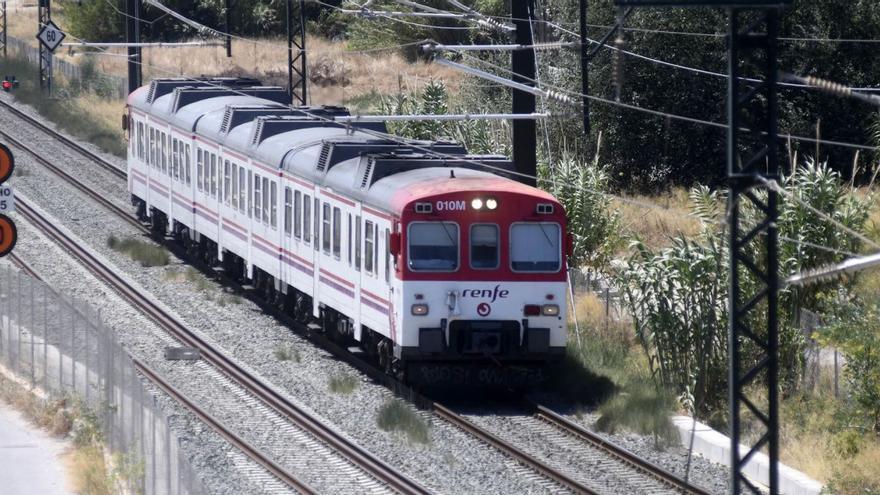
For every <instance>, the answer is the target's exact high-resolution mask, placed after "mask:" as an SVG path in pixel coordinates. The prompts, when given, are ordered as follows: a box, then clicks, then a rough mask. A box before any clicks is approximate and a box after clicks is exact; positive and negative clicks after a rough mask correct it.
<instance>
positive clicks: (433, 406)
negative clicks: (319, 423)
mask: <svg viewBox="0 0 880 495" xmlns="http://www.w3.org/2000/svg"><path fill="white" fill-rule="evenodd" d="M0 104H2V105H3V106H6V107H7V108H9V109H10V110H11V111H12V112H13V113H15V114H16V115H17V116H20V117H21V118H23V119H25V120H28V122H30V123H33V124H34V126H35V127H38V128H40V129H41V130H44V131H45V132H47V133H49V134H51V135H53V136H56V135H57V136H60V135H58V133H57V132H55V131H54V130H52V129H50V128H48V127H46V126H45V125H43V124H42V123H40V122H39V121H37V120H36V119H34V118H32V117H31V116H29V115H27V114H24V113H22V112H21V111H19V110H17V109H15V108H14V107H12V106H11V105H9V104H8V103H6V102H3V101H2V100H0ZM0 134H2V135H5V136H6V137H7V138H8V139H10V141H13V144H15V145H16V146H19V147H22V148H23V149H25V150H26V151H28V152H29V153H30V154H32V155H34V156H35V157H36V158H37V159H38V160H39V161H40V163H43V164H44V165H47V166H48V167H49V168H50V169H52V170H53V171H56V172H58V175H60V176H61V177H62V178H63V179H65V180H68V181H69V182H71V183H72V184H74V185H75V186H76V187H77V188H78V189H81V190H82V191H83V192H85V193H86V194H88V195H89V196H90V197H92V198H95V199H96V200H97V201H99V202H100V203H101V204H102V205H104V206H106V207H108V208H109V209H110V210H111V211H112V212H113V213H114V214H117V215H119V216H122V217H123V218H125V219H126V220H127V221H129V222H130V223H132V224H133V225H136V226H137V228H138V229H140V230H142V231H144V232H149V229H148V228H147V227H145V226H144V225H143V224H142V223H140V222H139V221H138V220H137V219H136V218H135V217H134V216H133V215H131V213H129V212H127V211H125V210H123V209H121V208H119V207H117V206H116V205H115V204H113V203H110V202H108V201H106V200H105V199H104V198H103V197H102V196H101V195H100V194H98V193H96V192H95V191H93V190H92V189H91V188H90V187H89V186H87V185H85V184H83V183H82V182H81V181H79V180H77V179H76V178H75V177H72V176H71V175H69V174H67V173H65V172H64V171H63V170H60V169H59V168H58V167H56V166H54V165H52V164H51V163H50V162H48V161H47V160H45V159H43V158H42V157H41V156H39V155H38V154H37V153H35V152H34V151H33V150H31V149H30V148H28V147H27V146H24V145H23V144H22V143H21V142H20V141H18V140H15V139H14V138H12V137H11V136H8V135H7V134H6V133H4V132H2V131H0ZM60 140H61V141H62V142H63V143H64V144H65V145H67V146H68V147H71V148H74V149H75V150H76V151H77V152H80V153H81V154H83V155H84V156H86V157H88V158H90V159H92V160H95V161H96V162H98V164H99V165H101V166H103V167H105V168H108V167H109V168H111V170H113V171H114V173H116V175H118V176H119V177H120V178H123V179H125V178H126V177H127V173H126V172H125V171H122V170H121V169H119V168H118V167H116V166H115V165H112V164H110V163H109V162H107V161H105V160H104V159H103V158H101V157H99V156H97V155H95V154H93V153H91V152H89V151H88V150H86V149H84V148H83V147H82V146H81V145H79V144H77V143H76V142H74V141H71V140H69V139H67V138H64V137H63V136H60ZM117 172H118V173H117ZM236 286H238V284H236ZM239 288H240V286H239ZM254 302H256V303H257V304H258V305H259V306H260V307H262V308H263V309H264V310H267V311H272V312H273V313H274V314H275V316H278V317H280V318H281V319H282V320H283V321H285V322H286V323H292V324H293V325H294V326H295V327H296V328H297V329H298V330H299V331H300V332H301V333H305V334H307V336H309V337H311V339H312V340H318V341H320V343H321V344H322V346H323V347H324V348H326V349H327V350H329V351H330V352H331V353H332V354H334V355H337V356H339V357H341V358H343V359H345V360H346V361H347V362H349V363H350V364H352V365H353V366H355V368H357V369H358V370H360V371H361V372H364V373H365V374H367V375H368V376H370V377H371V378H373V379H376V380H377V381H379V382H380V383H383V384H385V385H386V386H387V387H388V388H390V389H391V390H393V391H395V392H396V393H398V394H399V395H402V396H405V397H408V399H409V400H410V401H412V402H413V403H414V404H416V405H419V406H422V407H426V408H427V409H429V410H432V411H433V412H434V413H435V414H437V415H438V416H439V417H440V418H442V419H444V420H445V421H447V422H449V423H451V424H452V425H454V426H456V427H458V428H459V429H461V430H463V431H464V432H465V433H467V434H469V435H471V436H473V437H475V438H478V439H480V440H482V441H484V442H485V443H487V444H489V445H491V446H493V447H494V448H496V449H498V450H499V451H501V452H503V453H505V454H506V455H508V456H510V457H511V458H513V459H514V460H516V461H517V462H519V463H520V464H523V465H525V466H527V467H529V468H531V469H533V470H535V471H537V472H538V473H540V474H541V475H542V476H544V477H546V478H548V479H551V480H553V481H555V482H557V483H559V484H561V485H563V486H566V487H567V488H569V489H572V490H574V491H575V492H578V493H585V494H592V493H596V492H595V491H593V490H592V489H590V488H589V487H587V486H585V485H583V484H582V483H580V482H578V481H576V480H574V479H572V478H571V477H569V476H567V475H565V474H564V473H562V472H560V471H558V470H556V469H554V468H553V467H551V466H549V465H547V464H546V463H544V462H542V461H540V460H539V459H537V458H535V457H534V456H531V455H529V454H527V453H525V452H523V451H522V450H520V449H518V448H517V447H515V446H514V445H512V444H510V443H509V442H506V441H505V440H503V439H501V438H500V437H498V436H496V435H494V434H492V433H490V432H488V431H487V430H485V429H483V428H481V427H479V426H478V425H476V424H474V423H472V422H471V421H468V420H467V419H466V418H464V417H463V416H461V415H459V414H458V413H456V412H454V411H452V410H451V409H450V408H448V407H446V406H444V405H442V404H440V403H437V402H434V401H433V400H430V399H428V398H425V397H423V396H421V395H420V394H418V393H416V392H415V391H413V390H412V389H410V388H409V387H408V386H406V385H405V384H403V383H401V382H400V381H398V380H396V379H394V378H392V377H390V376H388V375H387V374H385V373H383V372H382V371H381V370H378V369H377V368H376V367H375V366H372V365H371V364H369V363H367V362H366V361H364V360H363V359H362V358H359V357H357V356H355V355H353V354H352V353H351V352H349V351H348V350H347V349H344V348H343V347H341V346H338V345H337V344H335V343H334V342H332V341H330V340H329V339H327V338H325V337H324V336H323V335H320V334H319V335H315V334H313V333H311V332H310V331H309V330H308V328H307V327H306V326H305V325H303V324H301V323H299V322H295V321H293V320H292V319H290V318H289V317H288V316H287V315H280V314H278V312H277V311H275V310H274V308H271V307H270V305H266V304H263V303H261V302H260V301H254ZM151 317H152V316H151ZM160 325H162V323H160ZM187 332H188V331H187ZM175 334H176V333H175ZM194 337H195V336H194ZM196 338H197V339H198V337H196ZM181 340H184V339H181ZM198 340H200V339H198ZM185 342H186V341H185ZM191 345H193V346H194V347H199V344H198V342H195V343H193V344H191ZM204 345H207V344H204ZM218 367H220V366H218ZM236 367H237V365H236ZM221 369H223V368H222V367H221ZM224 373H226V371H224ZM242 373H245V372H243V371H242ZM227 374H229V376H230V377H232V378H233V379H234V380H237V378H236V377H235V376H233V375H232V374H230V373H227ZM266 388H268V387H266ZM269 394H270V395H271V394H275V393H274V392H269ZM261 398H262V397H261ZM286 402H287V401H286V399H283V398H281V401H280V403H277V404H275V403H274V401H272V402H271V403H270V402H269V401H267V403H269V405H270V406H271V407H273V408H274V409H276V410H277V411H278V412H280V413H281V414H282V415H286V414H287V413H286V412H285V411H284V408H285V405H284V403H286ZM291 406H292V404H291ZM530 407H531V408H533V409H534V410H536V411H538V412H537V413H536V414H538V415H540V417H541V419H544V420H545V421H547V422H550V423H553V424H554V425H557V426H559V427H560V428H563V429H565V430H566V431H569V432H570V433H571V434H573V435H577V436H579V437H581V438H582V439H584V440H585V441H587V442H589V443H590V444H591V445H593V446H595V447H597V448H600V449H602V450H605V451H606V452H608V453H609V455H611V456H613V457H615V458H617V459H619V460H621V461H624V462H626V463H628V464H630V465H632V466H634V467H635V468H637V469H639V470H640V471H642V472H644V473H646V474H648V475H649V476H651V477H654V478H656V479H658V480H660V481H662V482H664V483H666V484H668V485H670V486H672V487H673V488H674V489H676V490H678V491H681V492H683V493H691V494H696V495H703V494H706V493H708V492H706V491H705V490H704V489H703V488H700V487H697V486H695V485H692V484H689V483H688V482H686V481H684V480H682V479H680V478H678V477H677V476H675V475H674V474H672V473H670V472H668V471H665V470H664V469H663V468H660V467H659V466H656V465H654V464H651V463H650V462H648V461H646V460H644V459H641V458H639V457H637V456H635V455H634V454H632V453H630V452H628V451H626V450H625V449H623V448H621V447H618V446H616V445H613V444H611V443H609V442H607V441H605V440H603V439H602V438H601V437H598V436H597V435H595V434H594V433H592V432H589V431H588V430H586V429H584V428H581V427H580V426H578V425H576V424H574V423H571V422H570V421H568V420H567V419H565V418H563V417H561V416H559V415H558V414H556V413H554V412H553V411H550V410H549V409H546V408H543V407H542V406H539V405H537V404H534V405H530ZM560 420H561V421H560ZM566 422H567V423H568V424H565V423H566ZM570 425H571V426H573V427H574V428H575V429H571V428H569V427H568V426H570ZM307 430H308V431H311V430H310V429H307ZM316 436H318V437H319V438H322V437H321V436H320V435H318V434H316ZM328 443H330V442H329V441H328ZM357 449H360V447H357ZM360 450H362V449H360ZM364 452H365V453H366V455H369V456H371V454H369V453H368V452H366V451H364ZM351 455H353V456H354V457H355V458H357V457H358V456H359V454H358V453H357V452H356V451H355V452H352V454H351ZM346 457H348V456H346ZM350 459H351V460H352V461H353V462H355V464H358V465H360V464H359V463H358V462H357V461H356V460H355V459H352V458H350ZM377 461H378V462H379V463H382V461H380V460H377ZM389 469H390V467H389ZM377 478H380V477H379V476H377ZM380 479H382V478H380ZM409 481H410V483H413V484H414V482H412V481H411V480H409ZM389 484H390V485H392V486H395V485H394V484H391V483H389ZM403 485H404V486H405V485H407V483H403ZM416 487H417V489H418V490H424V491H421V492H418V491H414V492H413V493H428V492H427V491H426V490H425V489H424V488H422V487H419V486H418V485H416ZM395 489H398V488H397V487H396V486H395ZM398 491H401V492H402V493H406V491H404V490H402V489H398Z"/></svg>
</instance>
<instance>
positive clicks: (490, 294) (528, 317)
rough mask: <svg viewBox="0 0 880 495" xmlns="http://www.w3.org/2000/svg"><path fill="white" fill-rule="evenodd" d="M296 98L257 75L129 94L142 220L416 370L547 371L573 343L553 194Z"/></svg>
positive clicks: (497, 375)
mask: <svg viewBox="0 0 880 495" xmlns="http://www.w3.org/2000/svg"><path fill="white" fill-rule="evenodd" d="M288 101H289V98H288V95H287V94H286V92H285V91H284V90H282V89H281V88H277V87H265V86H261V85H260V84H259V82H258V81H255V80H250V79H226V78H224V79H204V80H198V81H194V80H191V79H158V80H154V81H152V83H151V84H150V85H149V86H144V87H142V88H139V89H138V90H136V91H135V92H133V93H132V94H131V95H130V96H129V98H128V106H127V111H128V121H127V124H128V126H127V127H128V129H129V137H130V146H129V149H128V188H129V191H130V193H131V198H132V202H133V204H134V205H136V206H137V207H138V212H139V214H140V216H141V218H142V219H144V220H145V221H147V220H148V221H150V222H151V224H152V226H153V228H154V229H155V231H156V232H157V234H163V235H172V236H174V237H175V238H176V239H177V240H179V241H180V242H181V243H183V244H184V245H186V246H187V248H188V249H189V250H190V251H191V253H192V254H193V255H195V256H200V257H202V258H203V259H204V261H206V262H208V263H211V264H217V265H220V266H222V267H223V268H224V269H225V270H226V271H227V272H228V274H229V275H231V276H233V277H237V278H239V279H241V280H243V281H246V282H248V283H250V284H251V285H253V286H254V287H255V288H257V289H258V290H261V291H263V292H264V294H265V296H266V297H267V298H268V299H269V300H270V301H272V302H277V303H278V304H280V305H283V307H284V308H285V310H286V311H289V312H290V314H291V315H293V316H294V317H296V318H297V319H298V320H300V321H302V322H304V323H309V322H317V323H319V324H320V325H321V327H322V328H323V329H324V331H325V332H326V333H327V334H328V335H330V336H331V337H333V338H334V339H336V340H339V341H343V342H347V343H357V345H359V346H360V347H362V348H363V349H364V350H365V351H367V352H369V353H371V354H374V355H376V356H377V357H378V361H379V362H380V364H381V365H382V366H384V367H385V368H386V369H387V370H389V371H393V372H398V373H399V372H404V371H405V372H406V375H407V377H408V379H410V380H412V381H414V382H420V383H435V382H444V383H448V382H452V383H458V382H461V383H508V382H510V383H516V382H523V381H533V380H537V379H540V378H541V374H542V373H543V369H544V368H545V365H546V364H547V363H548V362H551V361H555V360H557V359H558V358H560V357H561V356H562V355H563V353H564V350H565V345H566V333H567V322H566V321H567V320H566V266H565V249H564V247H565V246H566V245H567V242H566V241H567V236H566V230H565V227H566V222H565V215H564V212H563V211H562V208H561V207H560V205H559V203H558V202H557V201H556V200H555V199H554V198H553V197H552V196H550V195H549V194H547V193H545V192H543V191H541V190H539V189H536V188H533V187H530V186H527V185H524V184H521V183H519V182H517V181H514V180H512V179H510V178H508V177H505V176H504V174H503V172H500V173H497V172H496V173H493V172H492V171H493V170H502V171H503V170H505V169H507V170H509V169H510V166H511V165H510V163H509V162H508V161H506V160H505V159H503V158H502V157H497V156H474V155H468V154H467V153H466V151H465V150H464V149H463V148H462V147H461V146H460V145H457V144H455V143H449V142H439V141H438V142H418V143H414V144H412V145H404V144H400V140H389V139H384V138H383V137H382V136H381V134H379V133H377V132H370V131H383V132H384V131H385V127H384V125H383V124H352V125H340V124H337V123H334V122H332V121H330V120H329V119H328V117H332V116H338V115H347V112H346V111H345V110H344V109H342V108H339V107H307V108H299V109H297V108H295V107H290V106H289V105H288V104H287V102H288ZM377 136H379V137H377ZM426 150H431V152H426ZM450 156H455V157H456V158H455V159H449V157H450ZM486 164H489V165H490V166H491V167H492V169H491V170H487V167H486ZM242 331H247V330H246V329H242Z"/></svg>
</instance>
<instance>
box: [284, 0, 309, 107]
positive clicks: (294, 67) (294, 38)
mask: <svg viewBox="0 0 880 495" xmlns="http://www.w3.org/2000/svg"><path fill="white" fill-rule="evenodd" d="M293 3H294V2H293V0H287V92H288V93H289V94H290V102H291V103H293V104H299V105H303V106H305V105H306V92H307V88H306V81H307V80H308V74H307V72H306V6H305V1H304V0H299V1H298V2H296V4H297V8H296V10H297V15H296V16H294V12H293V8H294V7H293ZM294 49H296V55H294V53H293V52H294Z"/></svg>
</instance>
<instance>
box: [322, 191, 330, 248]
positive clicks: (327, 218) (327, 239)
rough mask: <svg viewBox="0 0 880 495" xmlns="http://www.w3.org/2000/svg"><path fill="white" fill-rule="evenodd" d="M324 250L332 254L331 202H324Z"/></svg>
mask: <svg viewBox="0 0 880 495" xmlns="http://www.w3.org/2000/svg"><path fill="white" fill-rule="evenodd" d="M322 225H323V227H324V230H323V236H324V244H323V246H324V252H325V253H327V254H330V204H328V203H324V223H323V224H322Z"/></svg>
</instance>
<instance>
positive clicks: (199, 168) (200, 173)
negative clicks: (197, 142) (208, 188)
mask: <svg viewBox="0 0 880 495" xmlns="http://www.w3.org/2000/svg"><path fill="white" fill-rule="evenodd" d="M196 184H197V185H198V187H199V191H204V190H205V159H204V155H203V153H202V149H201V148H196Z"/></svg>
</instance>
